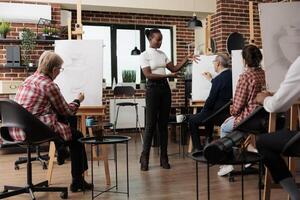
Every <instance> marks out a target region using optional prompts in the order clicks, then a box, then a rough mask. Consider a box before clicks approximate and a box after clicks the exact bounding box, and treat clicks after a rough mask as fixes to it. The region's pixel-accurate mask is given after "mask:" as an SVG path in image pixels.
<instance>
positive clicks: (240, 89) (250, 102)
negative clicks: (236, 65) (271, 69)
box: [230, 68, 266, 127]
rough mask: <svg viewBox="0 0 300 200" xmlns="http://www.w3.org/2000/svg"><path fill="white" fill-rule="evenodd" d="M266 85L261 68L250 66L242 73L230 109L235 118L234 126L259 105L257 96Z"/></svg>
mask: <svg viewBox="0 0 300 200" xmlns="http://www.w3.org/2000/svg"><path fill="white" fill-rule="evenodd" d="M265 86H266V80H265V72H264V70H263V69H261V68H258V69H251V68H248V70H247V71H245V72H244V73H242V74H241V75H240V77H239V80H238V83H237V86H236V89H235V94H234V98H233V104H232V107H231V110H230V114H231V115H232V116H234V118H235V120H234V127H236V125H237V124H238V123H239V122H240V121H242V120H243V119H245V118H246V117H247V116H248V115H249V114H250V113H251V112H253V110H254V109H255V108H256V107H257V106H258V105H259V104H258V103H256V101H255V97H256V95H257V93H259V92H261V91H262V90H263V89H264V88H265Z"/></svg>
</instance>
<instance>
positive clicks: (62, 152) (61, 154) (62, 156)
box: [56, 146, 70, 165]
mask: <svg viewBox="0 0 300 200" xmlns="http://www.w3.org/2000/svg"><path fill="white" fill-rule="evenodd" d="M69 157H70V152H69V151H68V149H67V148H66V147H65V146H62V147H60V148H59V149H58V150H57V158H56V159H57V164H58V165H63V164H64V163H65V160H66V159H67V158H69Z"/></svg>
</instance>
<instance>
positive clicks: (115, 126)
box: [114, 106, 120, 135]
mask: <svg viewBox="0 0 300 200" xmlns="http://www.w3.org/2000/svg"><path fill="white" fill-rule="evenodd" d="M119 110H120V106H118V108H117V114H116V117H115V122H114V135H116V129H117V121H118V116H119Z"/></svg>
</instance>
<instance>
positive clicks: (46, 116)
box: [10, 72, 79, 141]
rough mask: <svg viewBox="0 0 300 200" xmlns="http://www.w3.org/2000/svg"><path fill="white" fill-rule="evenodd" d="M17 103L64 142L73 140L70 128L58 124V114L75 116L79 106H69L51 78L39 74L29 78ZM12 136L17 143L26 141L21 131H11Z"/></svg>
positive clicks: (19, 93)
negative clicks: (57, 134)
mask: <svg viewBox="0 0 300 200" xmlns="http://www.w3.org/2000/svg"><path fill="white" fill-rule="evenodd" d="M15 101H16V102H17V103H19V104H20V105H22V106H23V107H24V108H26V109H27V110H28V111H29V112H31V113H32V114H33V115H35V116H36V117H37V118H38V119H40V120H41V121H42V122H43V123H45V124H46V125H47V126H49V127H50V128H51V129H53V130H54V131H55V132H56V133H59V135H60V136H61V137H62V138H63V139H64V140H66V141H68V140H70V139H71V138H72V133H71V129H70V127H69V126H68V125H66V124H64V123H60V122H58V120H57V114H59V115H64V116H68V115H74V114H75V113H76V111H77V109H78V107H79V105H78V104H77V103H76V102H72V103H69V104H68V103H67V102H66V100H65V99H64V97H63V96H62V94H61V92H60V90H59V87H58V86H57V84H56V83H54V82H53V81H52V79H51V78H50V77H48V76H46V75H43V74H41V73H39V72H35V73H34V74H33V75H31V76H29V77H28V78H27V79H26V80H25V81H24V82H23V84H22V85H21V86H20V87H19V88H18V91H17V94H16V97H15ZM10 135H11V137H12V138H13V139H14V140H16V141H23V140H25V134H24V132H23V131H22V130H20V129H16V128H13V129H10Z"/></svg>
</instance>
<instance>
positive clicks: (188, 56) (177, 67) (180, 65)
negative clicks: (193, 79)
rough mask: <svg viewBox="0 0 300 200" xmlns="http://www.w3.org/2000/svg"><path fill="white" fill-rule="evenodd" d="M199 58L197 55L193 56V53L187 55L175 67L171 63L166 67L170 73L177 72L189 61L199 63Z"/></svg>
mask: <svg viewBox="0 0 300 200" xmlns="http://www.w3.org/2000/svg"><path fill="white" fill-rule="evenodd" d="M198 57H199V56H198V55H194V54H193V53H190V54H189V55H187V56H186V57H185V58H184V59H183V60H182V61H181V62H180V63H178V64H177V65H174V64H173V63H172V62H169V63H168V64H167V65H166V67H167V68H168V70H170V71H171V72H178V71H179V70H180V69H181V68H182V67H183V66H185V64H186V63H187V62H188V61H189V60H192V61H194V62H196V63H197V61H199V58H198Z"/></svg>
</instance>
